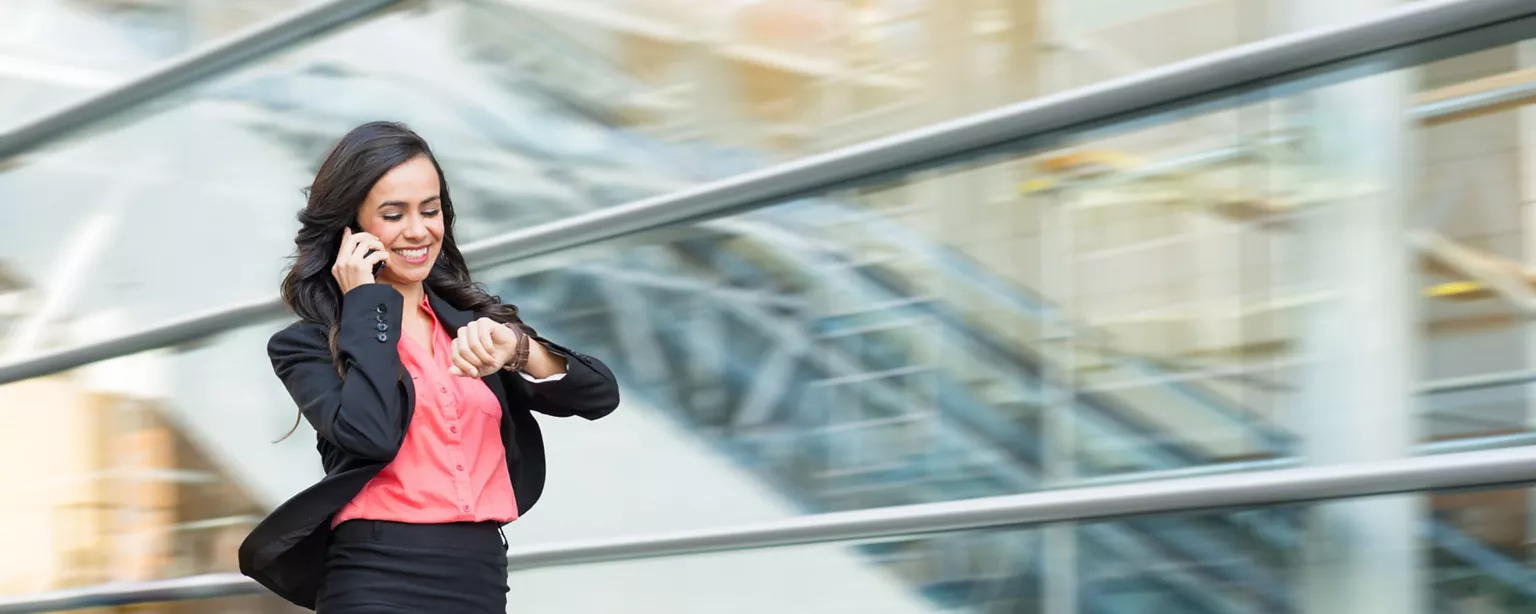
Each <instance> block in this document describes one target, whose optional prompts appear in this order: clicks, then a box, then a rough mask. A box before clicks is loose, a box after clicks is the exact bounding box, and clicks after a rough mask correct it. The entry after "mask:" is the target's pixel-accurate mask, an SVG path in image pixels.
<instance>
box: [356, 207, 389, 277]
mask: <svg viewBox="0 0 1536 614" xmlns="http://www.w3.org/2000/svg"><path fill="white" fill-rule="evenodd" d="M351 228H352V232H353V233H359V232H362V231H363V225H362V224H359V223H357V222H356V221H353V222H352V225H351ZM376 251H379V250H376V249H370V250H368V253H366V254H363V256H364V257H367V256H371V255H373V253H374V252H376ZM382 270H384V263H383V262H379V263H376V264H374V265H373V278H374V279H378V278H379V271H382Z"/></svg>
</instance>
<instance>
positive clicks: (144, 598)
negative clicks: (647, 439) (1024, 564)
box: [0, 447, 1536, 614]
mask: <svg viewBox="0 0 1536 614" xmlns="http://www.w3.org/2000/svg"><path fill="white" fill-rule="evenodd" d="M1530 483H1536V447H1521V448H1508V449H1503V450H1486V451H1479V452H1459V453H1455V454H1446V455H1440V456H1433V457H1417V458H1405V459H1397V460H1390V461H1377V462H1366V463H1353V464H1342V465H1329V466H1325V467H1300V468H1293V469H1279V470H1272V471H1264V472H1259V473H1236V474H1227V475H1211V476H1200V477H1192V478H1179V479H1172V480H1161V481H1151V482H1136V483H1130V484H1114V485H1109V486H1095V487H1087V488H1070V489H1063V490H1055V491H1043V492H1035V493H1028V494H1021V495H1011V496H1003V497H989V498H985V499H971V500H962V501H947V502H943V503H925V504H920V505H905V506H898V507H887V508H878V509H867V510H857V511H851V512H836V513H830V514H815V515H808V516H800V517H796V518H789V519H786V520H778V521H773V522H765V523H759V524H752V525H744V526H734V527H722V528H715V529H699V530H690V531H677V532H672V533H664V534H656V535H642V536H636V537H621V538H611V539H595V540H587V541H578V542H570V543H565V544H556V545H551V546H544V547H537V548H522V549H513V550H512V551H511V553H510V554H509V555H508V559H507V561H508V565H509V566H510V567H511V568H512V569H515V570H526V569H532V568H541V567H555V566H568V565H584V564H591V563H604V562H615V561H626V560H634V559H648V558H658V557H671V556H686V555H694V554H705V553H718V552H732V551H742V550H756V549H763V548H778V547H786V546H800V545H809V544H825V543H836V542H850V541H857V540H865V539H878V538H888V537H903V536H911V535H923V534H932V533H943V532H950V531H966V530H976V529H994V528H1005V527H1006V528H1018V527H1028V526H1036V525H1041V524H1047V523H1052V522H1063V521H1072V522H1095V521H1106V520H1115V519H1121V518H1130V517H1138V516H1149V515H1157V514H1168V513H1180V512H1189V511H1209V510H1223V509H1245V508H1255V507H1262V506H1269V505H1295V504H1303V503H1315V502H1321V501H1331V500H1340V499H1350V498H1359V497H1371V496H1382V495H1393V494H1402V493H1413V492H1423V491H1438V490H1449V489H1469V488H1499V487H1510V486H1517V485H1521V484H1530ZM262 590H263V589H261V587H260V586H258V585H257V584H256V583H255V582H253V581H251V580H250V579H249V578H245V577H243V576H240V575H237V574H211V575H205V576H192V577H186V578H172V579H167V580H155V581H149V582H138V583H130V584H117V585H106V586H96V587H86V588H80V589H71V590H63V591H56V592H51V593H43V594H37V595H27V596H21V597H12V598H0V614H21V613H24V612H27V613H30V612H55V611H61V610H75V609H84V608H93V607H109V606H116V605H126V604H132V603H149V602H162V601H178V600H188V599H206V598H212V597H230V596H236V595H251V594H260V593H261V592H262Z"/></svg>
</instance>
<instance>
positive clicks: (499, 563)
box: [315, 520, 508, 614]
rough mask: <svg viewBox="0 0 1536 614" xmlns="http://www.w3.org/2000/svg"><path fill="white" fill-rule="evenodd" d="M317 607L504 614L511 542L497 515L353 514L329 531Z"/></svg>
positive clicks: (322, 611) (327, 611)
mask: <svg viewBox="0 0 1536 614" xmlns="http://www.w3.org/2000/svg"><path fill="white" fill-rule="evenodd" d="M325 569H326V574H325V582H324V584H323V585H322V586H321V587H320V594H319V600H318V602H317V603H316V604H315V612H316V614H355V613H362V612H368V613H386V612H402V613H403V612H453V613H455V614H459V613H462V614H482V613H483V614H505V613H506V611H507V590H508V588H507V542H506V539H505V537H503V536H502V534H501V527H500V525H498V524H497V523H494V522H480V523H467V522H466V523H453V524H404V523H398V522H385V521H379V520H349V521H347V522H343V523H341V525H340V526H337V527H336V529H335V530H334V531H332V533H331V542H330V545H329V547H328V548H327V555H326V562H325Z"/></svg>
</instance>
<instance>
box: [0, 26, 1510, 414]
mask: <svg viewBox="0 0 1536 614" xmlns="http://www.w3.org/2000/svg"><path fill="white" fill-rule="evenodd" d="M390 4H393V2H390V1H389V0H335V1H333V2H331V3H328V4H325V5H321V6H322V7H331V10H334V11H344V12H343V15H353V16H356V15H362V14H366V13H367V11H365V10H364V8H370V9H371V10H377V9H380V8H383V7H385V6H388V5H390ZM340 5H346V6H345V7H342V6H340ZM315 10H320V9H319V8H317V9H315ZM312 18H315V19H318V17H312ZM345 21H346V20H344V19H339V18H338V17H337V16H335V15H332V16H331V17H330V23H329V25H330V26H332V27H334V26H336V25H340V24H341V23H345ZM1533 23H1536V2H1529V1H1527V0H1422V1H1420V2H1415V3H1412V4H1408V5H1404V6H1402V7H1400V8H1398V9H1395V10H1392V11H1386V12H1383V13H1381V14H1378V15H1376V16H1375V17H1372V18H1369V19H1365V20H1361V21H1356V22H1351V23H1346V24H1341V25H1339V26H1335V27H1330V28H1321V29H1317V30H1311V31H1307V32H1302V33H1298V34H1294V35H1290V36H1284V37H1279V38H1274V39H1270V40H1267V41H1263V42H1258V43H1252V44H1248V45H1243V46H1240V47H1235V48H1232V49H1228V50H1226V51H1222V52H1218V53H1213V54H1210V55H1207V56H1202V57H1199V58H1194V59H1191V60H1187V61H1184V62H1178V63H1175V64H1171V65H1168V66H1165V67H1162V68H1158V69H1154V70H1149V71H1146V72H1144V73H1139V74H1135V75H1130V76H1127V77H1122V78H1118V79H1113V80H1110V81H1106V82H1103V83H1099V84H1096V85H1091V86H1087V87H1083V88H1078V89H1075V90H1071V91H1067V92H1062V93H1059V94H1054V95H1051V96H1046V97H1042V98H1037V99H1033V100H1029V101H1026V102H1021V103H1018V104H1013V105H1008V106H1004V107H1000V108H997V109H993V110H991V111H986V112H982V113H978V114H975V115H970V116H966V117H961V118H958V119H954V120H951V121H947V122H942V123H939V124H934V125H931V126H927V127H924V128H919V129H916V130H912V131H908V132H903V133H899V134H896V135H892V136H889V137H885V138H880V139H875V140H872V141H869V142H866V143H861V144H858V145H854V146H851V147H846V148H843V149H839V150H835V151H831V152H827V153H824V154H819V155H814V156H810V157H806V158H802V159H799V160H795V161H793V162H789V163H786V164H781V165H777V166H772V167H768V168H765V169H761V170H758V171H753V172H749V173H744V174H741V175H737V176H735V177H730V178H727V179H722V180H719V181H714V182H710V183H706V184H702V185H699V186H695V187H691V188H687V189H683V190H680V191H677V192H673V193H670V194H665V195H661V196H657V197H653V198H645V199H641V200H638V201H634V202H630V203H627V204H623V205H619V206H616V207H611V208H607V209H602V210H598V211H593V212H590V213H584V214H579V215H574V216H571V217H569V218H566V219H563V220H560V221H556V222H552V223H548V224H542V225H539V226H535V227H532V228H527V229H523V230H518V231H513V232H509V233H506V234H503V235H500V236H498V237H493V238H490V239H487V240H485V241H481V242H477V243H475V244H474V245H467V246H465V249H464V250H463V251H464V256H465V258H466V259H467V260H469V262H470V265H471V266H473V267H476V268H480V267H485V266H492V265H496V264H503V263H506V262H511V261H516V260H522V259H526V258H531V257H534V256H540V255H545V254H550V253H553V252H558V251H561V250H567V249H573V248H578V247H583V246H589V245H594V244H599V243H604V242H607V241H611V240H613V239H618V238H622V237H629V236H634V235H639V234H642V233H645V232H651V231H655V230H657V229H661V228H667V227H673V226H677V225H681V224H688V223H693V222H700V221H704V220H708V219H713V218H718V217H723V216H727V215H731V214H735V213H740V212H743V211H748V210H752V209H759V208H763V207H767V206H770V205H774V204H780V203H785V202H790V201H793V200H794V199H796V198H801V197H805V196H808V195H812V194H819V193H824V192H827V191H829V190H835V189H840V188H847V187H852V186H857V185H865V184H868V183H871V182H878V181H882V180H886V179H889V178H891V177H892V176H897V175H901V174H904V173H911V172H916V171H921V170H926V169H932V168H938V167H942V166H945V165H949V164H953V163H955V162H957V161H961V160H966V159H975V158H978V157H981V156H985V155H987V154H991V153H1000V152H1003V151H1007V150H1010V149H1023V148H1027V147H1043V146H1046V145H1048V144H1049V143H1050V139H1054V138H1059V137H1061V136H1062V135H1064V134H1069V133H1073V132H1081V131H1084V130H1090V129H1100V128H1108V127H1109V126H1111V125H1113V126H1124V127H1129V126H1131V124H1132V122H1133V121H1135V120H1145V119H1149V118H1152V117H1156V116H1159V115H1163V114H1168V113H1172V112H1175V111H1179V110H1190V109H1198V108H1200V107H1201V105H1205V104H1208V103H1213V102H1215V101H1217V100H1226V101H1230V102H1232V103H1234V104H1235V103H1237V102H1240V100H1239V99H1238V97H1241V96H1242V95H1244V94H1249V93H1252V92H1256V91H1268V92H1273V91H1274V90H1273V88H1276V87H1278V86H1280V85H1283V84H1287V83H1290V84H1294V85H1296V86H1297V87H1301V88H1308V87H1316V86H1318V85H1321V84H1322V83H1323V81H1324V80H1323V79H1321V78H1320V76H1321V75H1322V74H1323V73H1324V72H1326V71H1328V70H1329V69H1331V68H1339V67H1342V66H1345V65H1355V64H1358V63H1361V62H1364V61H1366V60H1372V61H1373V63H1371V64H1370V65H1369V66H1368V67H1367V69H1368V71H1382V70H1393V69H1396V68H1400V67H1404V66H1411V65H1417V64H1422V63H1424V62H1426V61H1430V60H1434V59H1438V58H1441V57H1448V56H1450V55H1456V54H1462V53H1468V52H1471V51H1475V50H1478V49H1483V48H1487V47H1491V46H1497V45H1501V44H1506V43H1510V42H1514V41H1516V40H1520V39H1522V38H1525V37H1527V36H1528V35H1529V31H1530V26H1531V25H1532V24H1533ZM320 25H324V22H322V23H321V24H313V23H312V24H303V23H300V24H295V31H296V32H309V33H316V32H318V31H320V30H322V29H323V28H319V26H320ZM268 30H269V29H267V28H263V29H262V30H261V31H262V32H265V33H266V36H269V37H270V36H276V35H277V33H274V32H269V31H268ZM285 36H296V34H292V33H290V34H288V35H285ZM263 40H264V39H263ZM1431 42H1439V43H1444V44H1440V45H1432V46H1431V47H1427V48H1420V47H1418V45H1420V44H1422V43H1431ZM234 44H235V47H236V50H235V51H227V52H224V53H228V54H230V56H231V57H230V58H229V59H225V60H224V62H226V63H233V60H234V59H239V58H240V57H241V53H240V52H239V49H247V47H241V46H240V45H239V44H238V41H236V43H234ZM266 45H271V43H270V42H268V43H266ZM248 47H249V48H248V49H247V50H246V51H245V53H255V52H257V51H262V50H267V51H270V50H271V49H269V48H267V47H265V46H263V45H258V44H256V43H249V44H248ZM1410 48H1411V49H1413V53H1398V52H1402V51H1404V50H1405V49H1410ZM212 52H213V50H210V52H208V53H212ZM221 57H222V56H221ZM216 59H217V58H216ZM194 60H195V58H194ZM189 62H190V63H189V64H188V65H187V66H186V67H185V69H186V70H188V71H190V72H192V73H198V72H202V73H204V74H211V73H212V72H214V71H213V70H212V66H214V65H220V63H219V62H213V61H211V60H210V61H208V64H209V65H208V66H204V65H203V64H201V63H198V62H195V61H189ZM226 68H227V67H226ZM162 72H163V73H166V75H165V76H164V77H161V79H163V80H164V83H162V84H161V85H159V86H156V87H149V84H146V85H140V86H133V85H130V86H127V88H128V89H127V90H125V91H124V93H122V94H120V95H119V96H118V98H117V100H118V106H114V105H113V104H108V99H103V98H100V97H98V98H96V99H92V100H91V101H87V102H86V103H82V105H83V106H81V107H74V108H72V109H67V110H66V111H64V112H62V113H61V114H60V115H56V116H54V117H51V118H47V119H46V120H44V121H42V122H37V123H33V124H29V125H27V126H24V127H23V128H21V129H19V130H18V131H17V132H14V133H12V134H10V135H7V136H5V137H0V159H4V158H5V156H7V155H12V154H14V153H17V152H21V151H25V150H26V149H28V148H30V147H35V146H39V145H42V144H44V143H46V142H49V141H50V140H51V139H54V138H58V137H59V136H61V135H63V134H65V133H68V132H70V130H71V129H72V128H73V126H72V125H71V124H70V123H71V122H87V123H89V122H91V121H98V120H101V119H103V118H105V117H108V116H110V115H112V114H113V113H115V112H116V111H117V110H120V105H121V103H125V102H141V101H143V100H146V99H148V98H149V97H152V96H149V95H147V92H151V91H153V92H161V93H163V92H164V91H169V87H168V85H167V84H176V83H184V82H189V81H187V79H188V78H187V77H186V76H180V75H178V74H177V73H176V71H172V70H169V69H167V70H165V71H162ZM157 74H161V73H157ZM1359 76H1361V73H1360V72H1359V71H1348V70H1342V71H1337V72H1331V73H1329V77H1328V79H1330V80H1340V79H1349V78H1356V77H1359ZM135 87H141V88H144V91H142V92H141V91H139V90H136V89H134V88H135ZM110 95H111V94H110V93H109V96H110ZM92 105H99V106H92ZM79 109H83V110H79ZM71 114H74V115H71ZM40 124H41V125H40ZM50 126H51V127H50ZM253 313H263V314H270V315H272V316H274V317H275V316H277V315H280V314H282V305H281V304H280V303H279V302H278V300H277V298H276V297H273V298H271V299H268V300H267V301H265V302H264V303H262V304H260V305H241V306H237V307H234V308H231V309H228V310H222V311H217V312H213V313H209V314H206V315H203V316H199V317H197V318H190V319H188V320H184V321H182V322H179V323H173V324H169V325H164V326H159V327H155V328H150V329H147V330H144V331H141V332H138V333H134V334H131V335H128V336H125V337H119V338H116V339H109V340H106V341H102V342H99V343H96V344H93V345H88V346H84V347H77V348H69V349H65V350H60V351H56V352H53V353H50V354H45V355H43V356H38V357H36V358H32V359H28V360H25V361H22V362H18V363H11V364H7V365H3V366H0V384H6V383H10V382H14V381H18V380H21V379H26V378H28V377H37V376H41V375H47V374H50V373H56V372H59V371H64V370H68V369H71V368H75V367H79V366H82V365H85V364H89V363H91V362H94V361H98V360H104V359H109V358H115V357H118V356H124V355H128V354H133V353H137V352H142V351H147V350H152V349H157V348H161V347H167V346H172V345H178V344H183V343H187V342H190V341H194V340H196V339H199V338H201V337H204V336H208V335H212V334H217V333H219V332H222V331H225V330H230V329H233V328H238V327H240V326H245V325H249V324H252V323H253V319H252V317H251V316H252V314H253Z"/></svg>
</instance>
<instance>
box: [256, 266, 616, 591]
mask: <svg viewBox="0 0 1536 614" xmlns="http://www.w3.org/2000/svg"><path fill="white" fill-rule="evenodd" d="M427 297H428V300H429V301H430V304H431V305H432V310H433V311H435V312H437V318H438V321H439V322H441V323H442V325H443V327H444V328H445V329H447V330H449V331H456V330H458V329H459V327H461V326H464V325H466V324H468V323H469V322H470V321H472V320H474V319H475V318H476V315H475V314H473V313H470V312H468V311H464V310H462V309H459V308H457V307H455V306H453V305H449V304H448V303H447V302H446V301H444V300H443V299H442V298H441V297H439V296H437V295H436V294H434V293H432V291H431V290H428V291H427ZM404 302H405V298H404V297H403V296H401V295H400V293H399V292H398V291H396V290H395V289H394V288H393V287H391V286H388V285H385V284H371V285H366V286H359V287H357V288H354V289H353V290H352V291H350V292H348V293H347V294H346V295H345V296H344V297H343V299H342V307H341V321H340V323H339V332H338V334H337V340H336V346H337V349H338V353H339V355H340V356H341V358H342V360H343V361H344V364H345V365H346V377H345V378H342V377H341V376H340V375H338V374H337V372H336V367H335V364H334V363H333V362H332V360H331V351H330V340H329V336H328V333H327V330H326V328H325V326H323V325H321V324H316V323H312V322H296V323H294V324H293V325H291V326H289V327H287V328H285V329H283V330H282V331H279V332H278V333H277V334H275V335H273V336H272V338H271V340H270V341H268V343H267V355H268V356H269V357H270V358H271V360H272V368H273V370H274V371H276V372H277V377H278V378H279V379H281V380H282V381H283V385H284V386H286V387H287V388H288V394H289V395H291V396H292V397H293V400H294V402H295V403H297V404H298V406H299V410H300V411H301V412H302V413H303V414H304V418H305V419H307V420H309V423H310V425H312V426H314V428H315V431H316V433H317V435H318V437H317V439H318V441H317V442H316V444H315V447H316V448H317V449H318V450H319V452H320V460H321V463H322V464H323V465H324V467H325V474H326V475H325V478H323V479H321V480H320V481H319V482H318V483H316V484H315V485H314V486H311V487H309V488H307V489H305V490H304V491H303V492H300V493H298V494H297V495H294V496H293V498H291V499H289V500H288V501H286V502H284V503H283V504H282V505H280V506H278V508H277V509H276V510H273V511H272V513H271V514H270V515H268V516H267V517H266V519H264V520H263V521H262V522H261V523H260V524H259V525H257V526H256V528H255V529H253V530H252V531H251V534H250V535H249V536H247V537H246V538H245V541H244V542H242V543H241V544H240V572H241V573H243V574H245V575H247V576H249V577H251V578H252V579H254V580H256V581H257V582H258V583H260V584H261V585H262V586H265V587H267V588H268V589H270V590H271V591H272V592H273V593H276V594H277V595H278V596H279V597H282V598H283V599H286V600H288V601H290V602H292V603H293V604H295V605H298V606H300V607H305V608H310V609H314V607H315V598H316V593H317V591H318V589H319V587H320V583H321V582H322V581H323V579H324V576H325V567H324V565H325V555H326V542H327V538H328V537H329V536H330V532H331V518H332V517H333V516H334V515H335V514H336V513H337V512H338V511H340V510H341V508H342V507H343V506H345V505H346V504H347V503H349V502H350V501H351V500H352V498H353V497H355V496H356V495H357V493H358V492H360V491H361V490H362V488H363V486H364V485H366V484H367V483H368V481H369V480H371V479H373V477H374V476H375V475H378V473H379V471H380V470H382V469H383V468H384V466H385V465H387V464H389V462H390V460H392V459H394V457H395V453H396V452H398V451H399V449H400V445H401V443H402V442H403V441H404V440H405V431H406V427H407V426H409V424H410V421H411V415H412V414H413V413H414V412H413V410H414V408H415V407H416V397H415V390H414V388H413V387H412V385H411V378H409V377H404V374H405V369H404V367H403V366H402V365H401V364H400V355H399V353H398V350H397V348H396V343H397V340H398V339H399V337H398V335H399V334H400V333H399V331H400V330H401V327H400V320H401V314H402V313H403V312H404V304H403V303H404ZM450 334H451V333H450ZM534 338H536V339H538V340H539V342H540V343H542V344H544V346H545V347H546V348H548V349H549V350H550V351H552V352H556V353H558V354H560V355H561V356H564V357H565V358H566V363H567V373H566V375H565V377H563V378H561V379H559V380H555V381H550V382H541V383H537V384H535V383H532V382H529V381H528V380H526V379H524V378H523V377H522V376H520V375H518V374H515V373H507V372H505V371H502V372H498V373H496V374H494V375H490V376H488V377H485V378H482V381H484V382H485V384H486V385H487V386H488V387H490V389H491V392H493V393H495V395H496V398H497V399H498V400H500V401H501V406H502V418H501V440H502V443H503V444H504V445H505V446H506V449H507V470H508V473H510V474H511V477H512V488H513V492H514V493H516V494H517V508H518V513H519V514H520V515H521V514H525V513H527V512H528V510H529V508H532V507H533V504H534V503H536V502H537V501H538V500H539V495H540V493H542V492H543V490H544V440H543V436H542V435H541V434H540V433H539V423H538V422H537V421H535V420H534V418H533V414H532V413H531V412H534V411H537V412H540V413H544V414H548V415H551V416H560V417H566V416H581V417H583V418H587V419H589V420H596V419H598V418H601V417H603V416H606V415H608V414H609V413H611V412H612V411H613V410H614V409H615V408H616V407H617V406H618V404H619V388H618V384H617V382H616V381H615V380H614V377H613V372H612V371H610V370H609V369H608V367H607V366H606V365H604V364H603V363H602V362H601V361H599V360H597V359H596V358H593V357H591V356H587V355H584V354H580V353H578V352H574V351H572V350H570V349H567V348H564V347H561V346H559V345H556V344H554V343H551V342H550V341H549V340H547V339H544V338H542V337H538V336H535V337H534Z"/></svg>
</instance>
